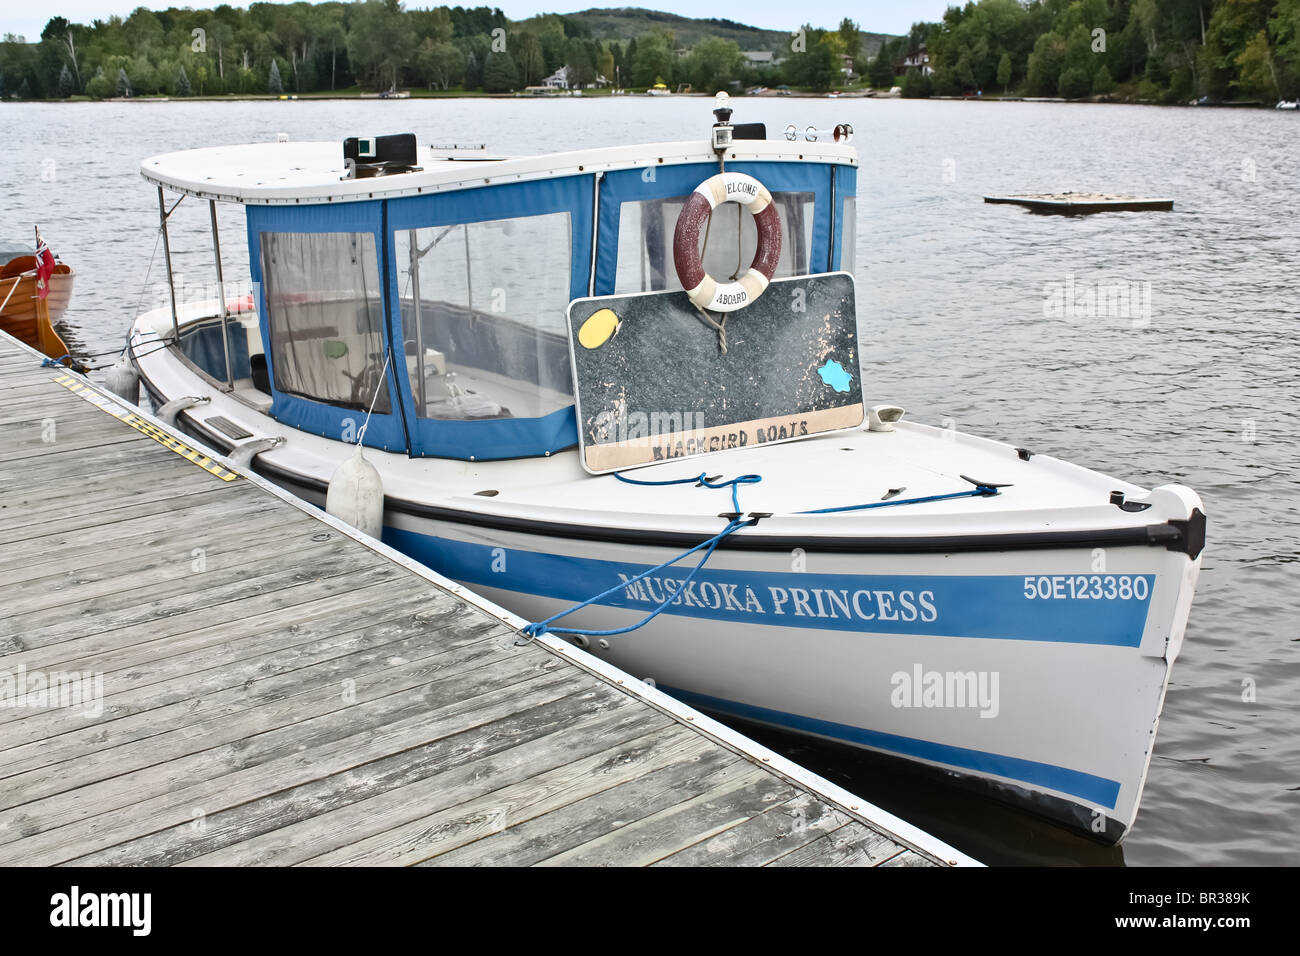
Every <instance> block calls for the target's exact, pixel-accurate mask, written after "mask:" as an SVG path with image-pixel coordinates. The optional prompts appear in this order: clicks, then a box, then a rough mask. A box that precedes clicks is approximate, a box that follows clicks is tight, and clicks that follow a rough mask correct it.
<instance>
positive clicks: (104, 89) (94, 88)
mask: <svg viewBox="0 0 1300 956" xmlns="http://www.w3.org/2000/svg"><path fill="white" fill-rule="evenodd" d="M86 95H87V96H89V97H90V98H91V99H96V100H102V99H104V98H105V97H107V96H112V95H113V84H112V83H110V82H109V79H108V77H107V76H105V75H104V68H103V67H100V68H99V69H97V70H96V71H95V75H94V76H92V77H91V78H90V80H89V81H87V83H86Z"/></svg>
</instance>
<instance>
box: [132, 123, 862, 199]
mask: <svg viewBox="0 0 1300 956" xmlns="http://www.w3.org/2000/svg"><path fill="white" fill-rule="evenodd" d="M716 159H717V157H716V154H715V153H714V152H713V149H712V148H711V146H710V145H709V142H708V141H707V140H704V139H701V140H698V141H690V142H684V143H651V144H638V145H635V146H609V147H603V148H596V149H583V150H575V151H572V152H564V153H548V154H545V155H540V156H509V157H502V156H492V155H490V154H487V153H486V152H484V151H481V150H458V151H447V150H440V149H437V148H435V147H432V146H422V147H421V148H420V151H419V162H420V165H422V166H423V169H422V170H421V171H420V172H410V173H397V174H393V175H390V176H380V177H374V178H370V179H345V178H344V166H343V143H342V141H341V140H340V141H337V142H325V143H306V142H299V143H295V142H283V143H281V142H276V143H249V144H246V145H243V146H214V147H208V148H205V149H187V150H182V151H180V152H176V153H164V154H162V155H160V156H151V157H149V158H148V159H146V160H144V161H143V162H142V163H141V164H140V173H141V175H143V176H144V178H145V179H146V180H148V181H149V182H151V183H153V184H154V185H157V186H162V187H163V188H165V189H170V190H172V191H174V192H179V193H185V194H187V195H190V196H195V197H197V198H200V199H217V200H222V201H226V202H237V203H245V204H253V205H294V204H300V203H302V204H317V203H336V202H359V201H365V200H369V199H392V198H396V197H398V196H413V195H418V194H421V193H436V192H447V191H451V190H456V189H468V188H472V187H475V186H485V185H491V184H493V183H509V182H524V181H527V180H535V179H550V178H554V177H557V176H568V175H576V174H580V173H592V172H603V171H608V170H615V169H639V168H643V167H645V166H650V165H655V164H664V165H677V164H682V163H700V162H713V161H715V160H716ZM726 159H727V161H728V162H732V161H734V162H746V161H754V160H758V161H767V162H816V163H838V164H844V165H850V166H856V165H857V162H858V154H857V150H856V149H854V148H853V147H852V146H848V145H838V144H836V143H831V142H828V143H821V142H815V143H809V142H805V141H788V140H784V139H780V140H737V141H736V143H735V145H734V146H733V147H732V148H731V149H729V150H727V154H726Z"/></svg>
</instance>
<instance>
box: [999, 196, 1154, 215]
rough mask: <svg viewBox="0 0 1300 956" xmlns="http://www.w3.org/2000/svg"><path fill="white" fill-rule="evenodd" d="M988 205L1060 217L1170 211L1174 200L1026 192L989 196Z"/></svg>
mask: <svg viewBox="0 0 1300 956" xmlns="http://www.w3.org/2000/svg"><path fill="white" fill-rule="evenodd" d="M984 201H985V202H990V203H1004V204H1009V205H1014V206H1024V207H1025V208H1026V209H1028V210H1030V211H1031V212H1038V213H1052V214H1056V215H1060V216H1086V215H1088V214H1090V213H1094V212H1142V211H1147V210H1159V211H1168V210H1170V209H1173V208H1174V201H1173V200H1172V199H1150V198H1147V197H1144V196H1120V195H1117V194H1115V193H1073V192H1064V193H1024V194H1021V195H1016V196H985V197H984Z"/></svg>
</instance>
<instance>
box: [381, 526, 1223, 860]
mask: <svg viewBox="0 0 1300 956" xmlns="http://www.w3.org/2000/svg"><path fill="white" fill-rule="evenodd" d="M389 521H390V524H389V525H388V526H387V527H386V528H385V532H384V535H385V540H387V541H388V542H389V543H390V544H393V545H394V546H396V547H397V548H399V549H400V550H402V551H404V552H405V553H407V554H410V555H411V556H412V557H414V558H416V559H417V560H419V561H421V562H422V563H424V564H426V565H428V566H430V567H432V568H434V569H435V570H437V571H439V572H440V573H442V574H445V575H446V576H447V577H450V578H452V579H453V580H456V581H459V582H461V583H463V584H465V585H467V586H469V587H471V588H473V589H475V590H477V591H479V592H480V593H482V594H484V595H485V596H487V597H489V598H490V599H492V600H494V601H496V602H498V603H499V604H501V605H502V606H504V607H507V608H509V609H510V610H512V611H514V612H515V613H517V614H519V615H521V616H523V617H525V618H527V619H529V620H533V621H541V620H545V619H546V618H548V617H550V616H551V615H553V614H556V613H558V612H560V611H562V610H564V609H566V608H568V607H570V606H572V605H573V604H575V603H578V602H580V601H584V600H587V599H589V598H591V597H593V596H594V595H597V594H599V593H601V592H602V591H604V590H606V589H608V588H611V587H615V586H617V585H619V584H621V583H623V582H625V581H626V582H632V583H629V584H628V585H627V586H625V587H623V588H620V589H619V590H617V591H616V592H615V593H614V594H612V595H609V596H608V597H606V598H603V599H601V600H600V601H599V602H598V603H597V604H595V605H592V606H589V607H586V608H584V609H582V610H581V611H579V612H577V613H575V614H573V615H572V616H570V617H568V618H565V619H564V620H563V621H562V622H560V621H557V622H556V623H555V624H554V625H553V626H554V627H556V628H560V627H564V626H570V627H574V628H582V629H589V630H611V629H617V628H623V627H627V626H629V625H633V624H636V623H637V622H639V621H640V620H642V619H643V618H644V617H645V616H646V615H647V614H649V613H650V612H651V611H653V610H654V609H655V608H656V607H657V606H658V605H659V604H660V603H661V602H662V601H663V600H664V599H665V598H667V597H668V596H669V595H670V594H671V593H673V591H675V590H676V588H677V587H678V586H679V585H680V583H681V582H682V581H683V580H684V579H685V578H686V576H687V574H688V573H689V570H690V568H691V567H693V566H694V563H695V561H697V560H698V557H696V558H692V559H687V560H686V561H684V562H682V563H681V565H680V566H677V567H674V568H673V569H670V570H669V569H666V570H664V571H660V572H655V573H654V574H652V575H651V576H650V577H649V578H646V579H644V580H642V581H639V582H633V579H634V578H635V577H636V576H637V575H638V574H639V573H641V572H644V571H646V570H648V569H649V568H652V567H654V566H655V565H656V564H658V563H660V562H663V561H667V560H670V559H671V558H672V557H673V556H674V552H673V551H672V550H671V549H659V548H646V547H643V546H635V545H627V544H617V543H602V542H597V541H585V542H583V541H574V540H572V539H558V538H546V537H543V536H537V535H524V534H519V533H504V532H501V531H499V530H493V531H487V532H480V531H475V530H473V529H470V528H467V527H466V526H463V525H453V524H450V523H439V522H433V521H429V520H427V519H422V518H419V517H414V516H410V515H403V514H397V515H390V517H389ZM1097 562H1098V557H1097V555H1096V554H1094V553H1093V549H1088V550H1082V549H1059V550H1051V551H1038V552H1033V553H1029V552H1020V553H1016V552H1001V553H993V554H989V553H981V554H978V555H973V554H966V555H962V554H948V555H944V554H938V555H935V554H852V553H840V554H825V553H804V554H793V555H792V554H790V553H780V552H775V553H774V552H759V551H732V550H727V551H718V552H715V554H714V555H713V557H712V558H711V559H710V561H709V562H708V564H707V565H706V566H705V567H704V568H703V569H702V570H700V571H699V572H698V574H697V575H696V576H695V578H694V579H693V580H692V581H691V583H690V585H689V586H688V587H687V588H686V590H684V591H683V592H682V593H681V594H680V595H679V597H678V599H677V601H676V602H675V603H673V604H671V605H670V606H669V608H668V609H667V610H666V611H664V613H662V614H661V615H659V616H658V617H656V618H654V619H653V620H651V621H650V622H649V623H648V624H646V625H645V626H644V627H642V628H640V629H638V630H635V631H631V632H629V633H625V634H620V635H611V636H608V637H604V638H601V637H598V636H591V637H582V636H580V637H579V638H578V640H580V641H583V642H584V643H586V644H588V645H589V646H590V647H591V649H592V650H593V651H594V652H595V653H597V654H599V655H600V656H603V657H607V658H608V659H609V660H610V661H611V662H612V663H614V664H615V665H616V666H618V667H620V668H621V669H623V670H626V671H628V672H629V673H631V674H633V675H635V676H637V677H640V678H643V679H651V680H653V681H654V682H655V683H656V684H657V685H658V686H659V687H660V688H661V689H663V690H665V691H667V692H668V693H670V694H673V695H674V696H678V697H680V698H682V699H683V700H685V701H686V702H688V703H690V704H692V705H695V706H697V707H699V708H701V709H704V710H707V711H711V712H713V713H717V714H721V715H724V716H728V717H732V718H738V719H741V720H745V721H748V722H751V723H758V724H764V725H768V726H773V727H778V728H780V729H782V730H785V731H792V732H794V733H797V734H802V735H805V736H809V737H813V738H818V739H821V740H826V741H832V742H834V743H837V744H846V745H849V746H851V747H856V748H861V749H865V750H869V751H874V752H877V753H881V754H885V755H889V756H892V757H899V758H902V759H904V760H908V761H911V762H914V763H918V764H921V765H923V766H926V767H928V768H930V769H932V770H936V771H940V772H942V773H944V774H955V775H958V776H961V777H965V778H971V779H973V780H977V781H980V782H981V783H983V784H985V785H987V786H988V787H989V788H991V789H993V790H994V791H996V792H997V794H998V795H999V796H1000V797H1001V798H1003V799H1005V800H1008V801H1010V802H1012V803H1015V804H1018V805H1020V806H1023V807H1025V808H1027V809H1031V810H1034V811H1037V812H1040V813H1043V814H1046V815H1048V816H1051V817H1052V818H1054V819H1056V820H1058V821H1060V822H1062V823H1064V824H1066V825H1068V826H1070V827H1072V828H1074V829H1078V830H1082V831H1084V832H1086V833H1089V834H1090V835H1092V836H1094V837H1096V838H1097V839H1100V840H1103V841H1105V842H1117V841H1118V840H1119V839H1120V838H1121V837H1122V835H1123V833H1124V832H1125V831H1126V830H1127V829H1128V828H1129V827H1130V826H1131V825H1132V822H1133V818H1134V816H1135V815H1136V812H1137V806H1138V803H1139V800H1140V796H1141V790H1142V786H1143V783H1144V781H1145V778H1146V772H1147V767H1148V764H1149V761H1150V755H1151V750H1152V745H1153V742H1154V737H1155V730H1156V725H1157V722H1158V718H1159V714H1160V710H1161V707H1162V704H1163V699H1164V693H1165V687H1166V682H1167V680H1168V676H1169V669H1170V666H1171V664H1172V662H1173V659H1174V657H1175V656H1176V653H1177V648H1178V646H1179V644H1180V642H1181V637H1182V629H1183V626H1184V624H1185V622H1186V616H1187V607H1188V605H1189V604H1190V596H1191V592H1192V590H1193V588H1194V586H1195V579H1196V573H1197V566H1198V562H1197V561H1194V560H1190V559H1189V558H1188V557H1187V556H1186V555H1184V554H1180V553H1177V552H1173V551H1168V550H1164V549H1157V548H1151V547H1146V548H1137V547H1133V548H1121V549H1114V550H1113V551H1112V552H1111V553H1108V554H1106V555H1105V562H1106V570H1105V572H1102V573H1095V572H1093V571H1092V569H1093V568H1094V567H1096V565H1097ZM1072 593H1073V594H1074V595H1076V596H1075V597H1073V598H1072V597H1071V594H1072Z"/></svg>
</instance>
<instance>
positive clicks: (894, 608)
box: [618, 572, 939, 624]
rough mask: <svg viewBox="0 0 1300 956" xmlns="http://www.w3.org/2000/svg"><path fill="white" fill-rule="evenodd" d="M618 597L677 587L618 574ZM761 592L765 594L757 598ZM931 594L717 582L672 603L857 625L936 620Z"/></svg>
mask: <svg viewBox="0 0 1300 956" xmlns="http://www.w3.org/2000/svg"><path fill="white" fill-rule="evenodd" d="M618 576H619V579H620V580H621V581H622V582H623V585H624V588H623V590H624V593H625V594H626V595H627V598H628V600H630V601H639V602H641V603H643V604H650V605H658V604H662V603H663V602H664V601H666V600H667V599H668V597H669V596H670V595H671V594H672V593H673V592H674V591H676V590H677V589H678V588H679V587H681V583H682V582H681V580H680V579H673V578H665V577H654V576H651V577H647V578H642V579H641V580H640V581H632V580H631V579H632V577H633V575H630V574H623V573H622V572H619V575H618ZM761 591H766V592H767V593H766V595H763V596H760V592H761ZM934 600H935V599H934V592H933V591H910V590H902V591H885V590H868V589H866V588H860V589H858V590H856V591H851V590H849V589H848V588H841V589H839V590H835V589H832V588H783V587H776V586H769V587H767V588H762V589H760V590H759V591H756V590H754V588H752V587H749V586H748V585H746V586H745V588H744V590H743V591H742V590H741V586H740V585H739V584H727V583H725V582H722V581H719V582H717V583H715V582H713V581H703V582H701V581H691V582H689V583H688V584H687V585H686V587H685V588H684V589H683V590H682V593H681V594H679V595H677V597H676V599H674V601H673V604H680V605H684V606H686V607H698V608H704V609H707V610H713V611H724V610H725V611H735V612H739V613H744V614H770V615H774V616H780V617H783V616H785V615H787V614H788V615H791V616H794V617H816V618H845V619H847V620H854V619H856V620H859V621H901V622H903V623H910V622H912V621H918V620H919V621H921V622H923V623H926V624H928V623H930V622H932V621H936V620H938V619H939V609H938V607H936V606H935V603H934Z"/></svg>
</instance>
